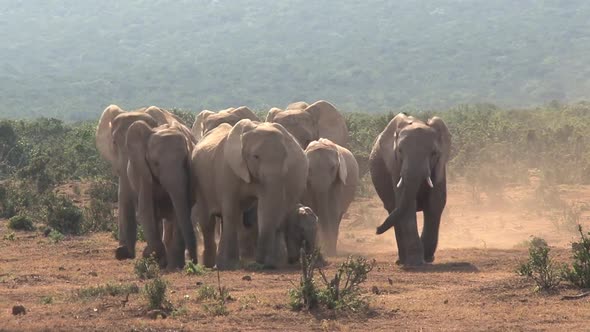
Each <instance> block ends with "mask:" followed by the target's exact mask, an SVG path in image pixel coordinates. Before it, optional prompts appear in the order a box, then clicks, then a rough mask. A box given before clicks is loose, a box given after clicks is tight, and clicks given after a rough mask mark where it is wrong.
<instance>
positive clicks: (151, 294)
mask: <svg viewBox="0 0 590 332" xmlns="http://www.w3.org/2000/svg"><path fill="white" fill-rule="evenodd" d="M166 288H167V285H166V281H165V280H164V279H162V278H160V277H156V278H155V279H153V280H152V281H150V282H148V283H147V284H146V285H145V287H144V295H145V297H146V299H147V300H148V308H149V309H162V310H171V309H172V304H171V303H170V302H169V301H168V300H167V295H166Z"/></svg>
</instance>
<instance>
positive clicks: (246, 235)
mask: <svg viewBox="0 0 590 332" xmlns="http://www.w3.org/2000/svg"><path fill="white" fill-rule="evenodd" d="M243 218H244V220H243V222H242V224H241V225H240V234H239V240H240V258H241V259H255V257H256V241H257V239H258V225H257V222H256V207H254V208H251V209H249V210H247V211H246V212H244V215H243Z"/></svg>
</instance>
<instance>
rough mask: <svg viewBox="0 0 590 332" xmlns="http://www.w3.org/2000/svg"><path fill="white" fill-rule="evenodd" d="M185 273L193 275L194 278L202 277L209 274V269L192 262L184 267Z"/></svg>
mask: <svg viewBox="0 0 590 332" xmlns="http://www.w3.org/2000/svg"><path fill="white" fill-rule="evenodd" d="M184 271H185V272H186V274H188V275H193V276H202V275H204V274H205V273H207V269H206V268H205V267H204V266H203V265H201V264H195V263H193V262H191V261H189V262H188V263H186V266H185V267H184Z"/></svg>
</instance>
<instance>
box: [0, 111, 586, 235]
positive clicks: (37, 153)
mask: <svg viewBox="0 0 590 332" xmlns="http://www.w3.org/2000/svg"><path fill="white" fill-rule="evenodd" d="M176 112H177V114H179V115H180V116H181V118H183V119H185V121H186V122H187V123H189V124H190V123H191V122H192V119H193V118H194V112H193V113H189V112H182V111H176ZM412 114H413V115H415V116H417V117H420V118H423V119H425V118H427V117H430V116H431V115H433V114H430V113H425V112H418V113H412ZM438 115H439V116H441V117H442V118H443V119H444V120H445V121H446V123H447V125H448V127H449V129H450V131H451V134H452V135H453V144H452V159H451V161H450V163H449V176H450V181H451V183H454V182H455V181H456V180H457V179H458V178H465V179H466V180H467V182H468V183H469V184H470V186H471V190H472V191H473V192H472V194H473V196H474V197H479V196H480V193H481V194H485V195H487V196H488V197H498V196H501V193H502V190H503V189H504V188H506V187H508V186H511V185H523V184H528V182H529V181H530V178H531V172H533V173H534V174H535V176H536V177H537V178H538V179H540V181H541V185H540V186H539V187H538V188H539V192H538V193H537V194H538V196H537V197H536V198H535V201H536V202H535V204H541V205H543V204H545V205H547V206H549V205H554V206H555V205H556V204H557V205H559V204H561V203H562V202H561V201H560V198H559V193H558V192H557V191H556V188H557V187H556V185H559V184H590V175H589V174H590V154H589V153H588V151H587V149H586V147H587V146H588V144H590V130H589V128H588V126H589V124H590V104H588V103H578V104H571V105H562V106H560V105H558V104H555V103H554V104H552V105H550V106H547V107H545V108H538V109H529V110H519V111H512V110H502V109H498V108H496V107H495V106H493V105H486V104H482V105H475V106H464V107H458V108H454V109H450V110H447V111H444V112H440V113H438ZM345 116H346V119H347V123H348V127H349V129H350V134H351V150H352V152H353V153H354V155H355V156H356V158H357V160H358V161H359V164H360V168H361V176H362V177H363V180H362V185H361V186H360V188H359V192H358V195H360V196H363V195H364V196H366V195H371V192H372V189H371V188H372V184H371V181H370V179H369V175H368V156H369V153H370V151H371V148H372V145H373V142H374V140H375V138H376V137H377V135H378V134H379V133H380V132H381V131H382V130H383V128H384V127H385V126H386V125H387V123H388V121H389V120H390V119H391V118H392V116H393V113H389V114H382V115H372V114H366V113H346V114H345ZM95 125H96V120H94V121H87V122H81V123H75V124H67V123H64V122H62V121H61V120H56V119H47V118H40V119H35V120H2V121H0V181H1V182H2V186H1V187H0V218H11V217H14V216H19V215H26V216H28V217H31V218H33V220H35V221H39V222H44V223H48V224H51V223H52V221H51V220H52V218H54V217H55V218H57V219H56V220H54V221H55V223H56V224H55V226H56V227H58V228H61V230H62V231H64V232H70V233H81V232H85V231H93V230H112V229H113V227H114V223H113V222H112V220H113V219H112V218H113V209H112V208H113V206H112V203H114V202H116V179H115V178H114V176H113V174H112V171H111V168H110V166H109V165H108V164H107V163H106V162H105V161H103V160H102V159H101V158H100V156H99V155H98V152H97V151H96V148H95V147H94V128H95ZM80 183H82V184H84V185H85V186H86V187H85V188H86V189H87V190H86V191H85V192H82V189H84V188H81V187H80V186H79V184H80ZM72 184H75V185H74V186H73V187H72ZM64 186H66V190H65V192H64ZM67 186H69V188H70V189H67V188H68V187H67ZM72 191H73V192H74V194H75V195H74V196H76V197H79V195H80V194H81V193H82V194H84V193H85V194H87V195H86V196H87V197H88V196H90V197H89V199H88V200H86V201H78V202H76V201H74V202H73V203H72V202H71V201H70V198H68V197H71V196H72V195H67V194H68V193H69V194H72ZM76 191H78V192H77V193H76ZM64 193H65V194H66V195H65V196H64V195H63V194H64ZM74 203H75V204H74ZM56 207H57V208H58V209H61V210H59V211H61V212H59V213H63V214H66V216H63V215H59V214H58V215H57V216H55V215H52V213H55V211H54V210H52V209H55V208H56ZM79 208H81V209H84V210H83V211H82V210H79ZM82 212H83V213H82ZM68 218H73V220H74V221H71V223H70V222H69V221H67V220H69V219H68ZM62 223H66V224H62ZM72 225H76V226H72ZM70 227H74V228H73V230H70Z"/></svg>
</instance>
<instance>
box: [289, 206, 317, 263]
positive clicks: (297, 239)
mask: <svg viewBox="0 0 590 332" xmlns="http://www.w3.org/2000/svg"><path fill="white" fill-rule="evenodd" d="M283 233H284V237H285V244H286V246H287V260H288V263H289V264H294V263H296V262H298V261H299V256H300V253H301V252H300V251H301V249H302V248H303V251H304V252H305V253H306V254H309V253H311V252H313V250H315V249H316V247H317V236H318V217H317V215H316V214H315V213H314V212H313V210H312V209H311V208H309V207H307V206H304V205H302V204H297V205H296V206H295V208H294V209H292V210H291V212H289V213H288V214H287V218H286V221H285V225H284V232H283Z"/></svg>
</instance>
